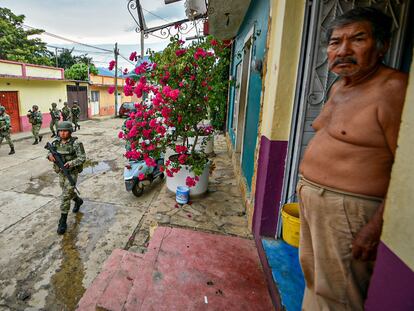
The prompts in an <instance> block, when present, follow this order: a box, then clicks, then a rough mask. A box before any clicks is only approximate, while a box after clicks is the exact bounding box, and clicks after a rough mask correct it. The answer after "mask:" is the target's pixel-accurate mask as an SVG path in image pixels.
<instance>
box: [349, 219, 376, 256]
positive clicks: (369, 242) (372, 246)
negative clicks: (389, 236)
mask: <svg viewBox="0 0 414 311" xmlns="http://www.w3.org/2000/svg"><path fill="white" fill-rule="evenodd" d="M381 231H382V221H378V220H377V219H376V218H374V219H372V220H371V221H370V222H368V223H367V224H366V225H365V226H364V227H362V229H361V230H360V231H359V232H358V233H357V234H356V236H355V238H354V240H353V241H352V256H353V257H354V258H355V259H360V260H362V261H370V260H375V258H376V257H377V247H378V243H379V241H380V238H381Z"/></svg>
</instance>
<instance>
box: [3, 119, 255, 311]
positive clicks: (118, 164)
mask: <svg viewBox="0 0 414 311" xmlns="http://www.w3.org/2000/svg"><path fill="white" fill-rule="evenodd" d="M122 122H123V121H122V120H120V119H108V120H102V121H85V122H82V123H81V130H80V131H79V132H76V134H75V135H76V136H78V137H79V139H80V140H81V141H82V142H83V143H84V145H85V149H86V152H87V157H88V161H87V163H86V166H85V169H84V172H83V173H82V174H81V175H80V177H79V182H78V188H79V190H80V192H81V197H82V198H83V199H84V201H85V203H84V205H83V207H82V209H81V212H80V213H78V214H77V215H74V214H72V213H71V214H70V215H69V221H68V232H67V233H66V234H65V235H64V236H63V237H62V236H58V235H57V234H56V228H57V222H58V219H59V216H60V211H59V204H60V198H59V196H60V188H59V185H58V178H57V175H56V174H55V173H54V172H53V170H52V168H51V164H50V163H49V162H48V161H47V160H46V159H45V156H46V150H44V149H43V146H44V143H45V140H46V139H47V138H46V136H45V138H44V140H43V141H42V143H41V144H39V145H36V146H32V145H31V140H29V139H25V140H20V141H17V142H16V143H15V146H16V154H15V155H14V156H8V155H7V153H8V151H9V150H8V146H7V145H4V143H3V144H2V146H1V148H0V181H1V182H0V310H19V311H20V310H74V309H75V307H76V305H77V303H78V301H79V299H80V298H81V297H82V295H83V293H84V291H85V288H87V287H88V286H89V285H90V284H91V283H92V281H93V279H94V278H95V277H96V275H97V274H98V272H99V271H100V270H101V268H102V264H103V262H104V261H105V260H106V259H107V257H108V256H109V255H110V254H111V252H112V250H114V249H115V248H121V249H129V250H131V251H134V252H145V251H146V246H147V243H148V239H149V233H150V232H151V231H153V229H154V228H155V227H157V225H158V224H163V225H170V226H177V227H190V228H195V229H198V230H204V231H215V232H221V233H224V234H229V235H237V236H242V237H249V236H250V235H249V231H248V230H247V220H246V216H245V211H244V208H243V206H242V203H241V198H240V194H239V193H238V188H237V185H236V184H235V181H234V175H232V174H233V172H232V169H231V164H230V160H228V158H226V157H227V155H226V152H225V145H224V141H223V140H221V139H219V142H218V144H217V147H216V153H217V156H216V158H215V162H216V163H217V169H216V171H215V172H214V173H213V175H212V178H211V183H210V186H209V189H210V190H211V192H209V193H208V194H207V196H206V197H205V198H200V199H197V200H194V202H193V204H191V205H185V206H184V207H178V208H176V206H175V203H174V196H173V195H172V194H169V193H168V192H167V190H166V188H165V186H164V183H163V182H162V181H156V182H154V183H153V184H152V185H151V186H150V187H149V188H148V189H146V190H145V192H144V194H143V196H142V197H140V198H135V197H134V196H133V195H132V194H131V193H128V192H126V191H125V189H124V184H123V179H122V171H123V166H124V163H125V160H124V159H123V156H122V154H123V151H124V148H123V145H122V142H120V141H119V140H118V138H117V133H118V131H119V128H120V127H121V125H122Z"/></svg>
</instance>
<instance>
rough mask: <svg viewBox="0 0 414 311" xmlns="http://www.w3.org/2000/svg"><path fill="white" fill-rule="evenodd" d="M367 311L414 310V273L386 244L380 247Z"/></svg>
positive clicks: (367, 302) (366, 304) (366, 305)
mask: <svg viewBox="0 0 414 311" xmlns="http://www.w3.org/2000/svg"><path fill="white" fill-rule="evenodd" d="M365 309H366V311H391V310H395V311H412V310H414V271H413V270H411V269H410V268H409V267H408V266H407V265H406V264H405V263H403V262H402V261H401V259H400V258H398V256H397V255H395V254H394V253H393V252H392V251H391V250H390V249H389V248H388V247H387V246H386V245H385V244H384V243H382V242H381V243H380V245H379V247H378V255H377V261H376V263H375V269H374V274H373V276H372V279H371V284H370V287H369V292H368V299H367V301H366V303H365Z"/></svg>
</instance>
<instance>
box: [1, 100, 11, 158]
mask: <svg viewBox="0 0 414 311" xmlns="http://www.w3.org/2000/svg"><path fill="white" fill-rule="evenodd" d="M5 110H6V109H5V108H4V107H3V106H0V112H2V113H1V114H0V147H1V143H2V142H3V139H6V142H7V143H8V144H9V146H10V153H9V154H13V153H14V145H13V142H12V140H11V138H10V128H11V125H10V117H9V115H8V114H7V113H6V112H5Z"/></svg>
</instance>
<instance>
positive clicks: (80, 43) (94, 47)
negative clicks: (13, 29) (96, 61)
mask: <svg viewBox="0 0 414 311" xmlns="http://www.w3.org/2000/svg"><path fill="white" fill-rule="evenodd" d="M23 27H26V28H29V29H37V28H35V27H32V26H29V25H24V24H23ZM42 34H45V35H48V36H50V37H54V38H57V39H60V40H64V41H68V42H71V43H76V44H79V45H83V46H87V47H90V48H93V49H97V50H101V51H105V52H111V53H112V51H111V50H107V49H103V48H100V47H97V46H93V45H90V44H86V43H82V42H79V41H75V40H72V39H68V38H65V37H62V36H59V35H55V34H53V33H50V32H48V31H44V32H42Z"/></svg>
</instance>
